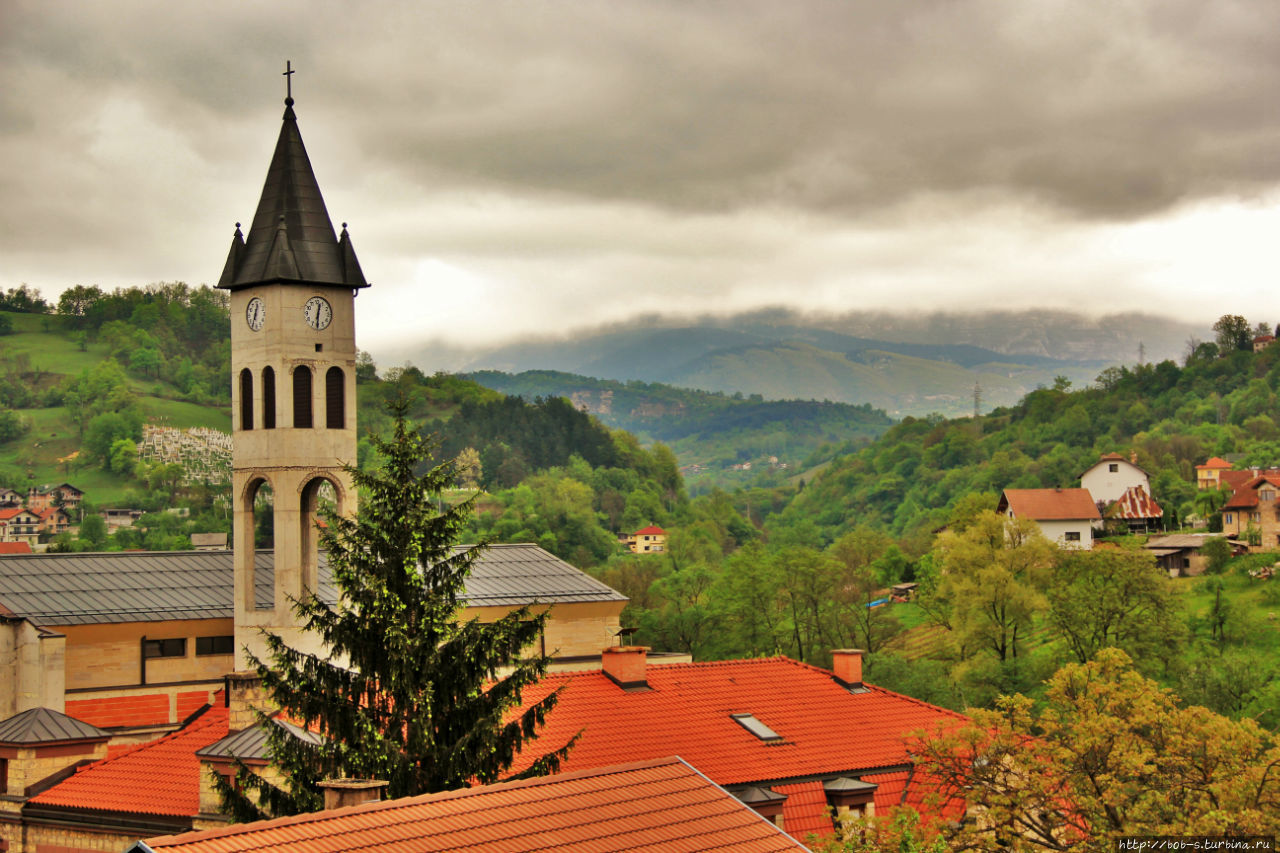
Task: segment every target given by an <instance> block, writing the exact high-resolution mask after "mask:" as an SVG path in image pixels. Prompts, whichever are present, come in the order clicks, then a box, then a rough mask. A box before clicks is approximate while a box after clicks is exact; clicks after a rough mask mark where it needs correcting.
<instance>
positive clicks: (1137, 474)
mask: <svg viewBox="0 0 1280 853" xmlns="http://www.w3.org/2000/svg"><path fill="white" fill-rule="evenodd" d="M1135 486H1139V487H1141V488H1142V489H1143V490H1145V491H1146V493H1147V494H1148V495H1149V494H1151V478H1150V476H1149V475H1148V474H1147V472H1146V471H1144V470H1143V469H1142V468H1140V467H1138V464H1137V462H1136V461H1134V459H1132V458H1130V459H1125V458H1124V457H1123V456H1121V455H1120V454H1119V453H1106V454H1103V456H1102V458H1101V459H1099V460H1098V461H1097V462H1095V463H1093V465H1091V466H1089V468H1088V469H1087V470H1086V471H1085V472H1084V473H1083V474H1081V475H1080V487H1081V488H1082V489H1088V490H1089V494H1090V495H1092V496H1093V501H1094V503H1096V504H1099V505H1100V506H1106V505H1108V504H1112V503H1115V502H1116V501H1118V500H1120V498H1121V497H1122V496H1123V495H1124V494H1125V492H1126V491H1128V490H1130V489H1132V488H1134V487H1135Z"/></svg>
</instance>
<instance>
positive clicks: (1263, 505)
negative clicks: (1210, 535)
mask: <svg viewBox="0 0 1280 853" xmlns="http://www.w3.org/2000/svg"><path fill="white" fill-rule="evenodd" d="M1277 490H1280V474H1273V473H1266V474H1259V475H1257V476H1255V477H1251V478H1249V479H1248V480H1247V481H1245V482H1244V483H1243V484H1242V485H1240V486H1239V487H1238V488H1237V489H1236V490H1235V493H1234V494H1232V495H1231V499H1230V500H1228V501H1227V502H1226V503H1225V504H1223V505H1222V532H1223V533H1226V534H1227V535H1228V536H1230V537H1232V538H1234V539H1240V540H1243V541H1245V542H1248V544H1249V550H1250V551H1254V552H1257V551H1270V550H1274V549H1276V548H1280V505H1277V501H1276V495H1277Z"/></svg>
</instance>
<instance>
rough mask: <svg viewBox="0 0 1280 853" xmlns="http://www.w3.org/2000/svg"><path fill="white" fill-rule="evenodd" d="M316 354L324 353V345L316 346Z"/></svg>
mask: <svg viewBox="0 0 1280 853" xmlns="http://www.w3.org/2000/svg"><path fill="white" fill-rule="evenodd" d="M316 352H324V344H316Z"/></svg>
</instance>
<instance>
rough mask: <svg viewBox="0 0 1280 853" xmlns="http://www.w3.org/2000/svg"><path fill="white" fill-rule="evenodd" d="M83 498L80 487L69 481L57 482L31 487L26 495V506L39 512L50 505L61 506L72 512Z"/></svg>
mask: <svg viewBox="0 0 1280 853" xmlns="http://www.w3.org/2000/svg"><path fill="white" fill-rule="evenodd" d="M83 500H84V492H82V491H81V490H80V489H77V488H76V487H75V486H73V485H71V484H70V483H58V484H56V485H46V486H40V487H39V488H36V489H32V490H31V491H30V493H28V495H27V508H28V509H30V510H31V511H33V512H39V511H40V510H42V509H48V508H49V507H51V506H61V507H62V508H64V509H66V510H68V511H69V512H74V511H75V510H76V509H77V508H79V506H80V502H81V501H83Z"/></svg>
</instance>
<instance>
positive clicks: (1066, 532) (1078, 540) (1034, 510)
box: [996, 489, 1102, 550]
mask: <svg viewBox="0 0 1280 853" xmlns="http://www.w3.org/2000/svg"><path fill="white" fill-rule="evenodd" d="M996 512H998V513H1000V514H1001V515H1004V516H1007V517H1009V518H1021V519H1028V520H1030V521H1034V522H1036V524H1037V525H1038V526H1039V527H1040V532H1041V533H1043V534H1044V536H1045V538H1046V539H1048V540H1050V541H1051V542H1056V543H1058V545H1060V546H1061V547H1063V548H1080V549H1084V550H1090V549H1092V548H1093V535H1094V530H1095V529H1096V528H1097V527H1098V526H1099V525H1100V524H1101V523H1102V515H1101V514H1100V513H1099V512H1098V505H1097V504H1096V503H1095V502H1094V500H1093V495H1091V494H1090V493H1089V490H1088V489H1005V490H1004V492H1002V493H1001V495H1000V502H999V503H998V504H997V505H996Z"/></svg>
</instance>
